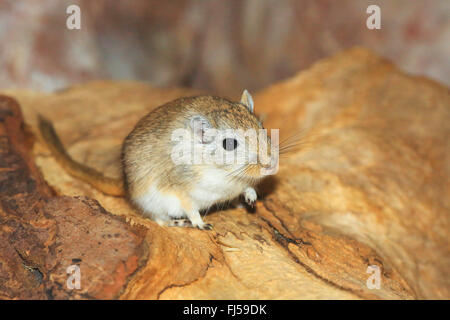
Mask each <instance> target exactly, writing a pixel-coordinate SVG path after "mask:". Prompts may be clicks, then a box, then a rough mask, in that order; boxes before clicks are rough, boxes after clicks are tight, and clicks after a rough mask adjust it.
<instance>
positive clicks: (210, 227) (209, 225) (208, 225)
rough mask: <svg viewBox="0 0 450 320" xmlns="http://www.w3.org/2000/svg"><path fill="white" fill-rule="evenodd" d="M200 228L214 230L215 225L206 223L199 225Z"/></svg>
mask: <svg viewBox="0 0 450 320" xmlns="http://www.w3.org/2000/svg"><path fill="white" fill-rule="evenodd" d="M197 227H198V228H199V229H200V230H212V228H213V226H212V224H210V223H204V224H202V225H200V226H197Z"/></svg>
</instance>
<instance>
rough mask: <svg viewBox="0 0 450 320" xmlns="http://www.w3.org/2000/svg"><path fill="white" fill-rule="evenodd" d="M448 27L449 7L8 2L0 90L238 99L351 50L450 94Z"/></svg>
mask: <svg viewBox="0 0 450 320" xmlns="http://www.w3.org/2000/svg"><path fill="white" fill-rule="evenodd" d="M71 4H77V5H79V6H80V8H81V30H68V29H67V27H66V19H67V18H68V16H69V15H68V14H67V13H66V8H67V6H69V5H71ZM371 4H377V5H379V6H380V8H381V30H369V29H367V27H366V19H367V17H368V16H369V14H367V13H366V9H367V7H368V6H369V5H371ZM449 15H450V1H448V0H414V1H413V0H395V1H392V0H385V1H375V0H372V1H365V0H339V1H336V0H247V1H245V0H178V1H162V0H132V1H126V0H79V1H76V0H72V1H65V0H0V41H1V47H0V48H1V49H0V63H1V67H2V72H1V73H0V88H12V87H14V88H17V87H22V88H30V89H36V90H42V91H53V90H57V89H61V88H64V87H66V86H69V85H71V84H74V83H78V82H84V81H87V80H93V79H103V78H112V79H121V80H130V79H131V80H139V81H146V82H149V83H151V84H153V85H156V86H184V87H193V88H199V89H203V90H207V91H209V92H211V93H216V94H220V95H225V96H238V95H239V93H240V92H241V91H242V88H248V89H250V90H257V89H260V88H262V87H264V86H267V85H269V84H271V83H273V82H275V81H278V80H281V79H284V78H287V77H289V76H292V75H293V74H295V73H297V72H299V71H301V70H303V69H305V68H308V67H309V66H310V65H311V64H312V63H314V62H315V61H317V60H318V59H321V58H324V57H327V56H330V55H332V54H335V53H337V52H339V51H341V50H343V49H346V48H350V47H352V46H355V45H362V46H365V47H368V48H370V49H372V50H373V51H375V52H377V53H378V54H380V55H382V56H384V57H386V58H388V59H390V60H392V61H394V62H395V63H396V64H397V65H398V66H399V67H400V68H402V69H403V70H405V71H407V72H409V73H412V74H418V75H425V76H427V77H430V78H432V79H435V80H437V81H439V82H441V83H444V84H446V85H449V84H450V59H449V57H450V19H449Z"/></svg>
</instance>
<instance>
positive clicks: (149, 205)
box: [39, 90, 270, 229]
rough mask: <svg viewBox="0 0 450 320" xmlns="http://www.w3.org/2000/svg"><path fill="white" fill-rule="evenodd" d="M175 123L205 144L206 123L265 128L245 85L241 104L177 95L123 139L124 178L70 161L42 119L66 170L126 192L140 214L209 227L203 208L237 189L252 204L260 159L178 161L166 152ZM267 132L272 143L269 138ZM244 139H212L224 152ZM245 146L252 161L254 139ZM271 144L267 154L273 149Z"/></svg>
mask: <svg viewBox="0 0 450 320" xmlns="http://www.w3.org/2000/svg"><path fill="white" fill-rule="evenodd" d="M180 128H181V129H185V130H188V131H189V132H191V133H192V138H193V139H194V143H196V144H197V146H198V147H199V148H206V147H207V145H208V143H209V141H207V140H208V139H206V137H205V130H207V129H210V128H214V129H217V130H227V129H232V130H236V129H242V130H248V129H254V130H259V129H262V128H263V127H262V124H261V122H260V121H259V119H258V118H257V117H256V116H255V115H254V113H253V99H252V97H251V95H250V94H249V93H248V91H247V90H244V92H243V94H242V98H241V101H240V102H232V101H229V100H227V99H224V98H219V97H215V96H195V97H186V98H180V99H176V100H174V101H171V102H168V103H166V104H164V105H162V106H159V107H157V108H156V109H154V110H152V111H150V112H149V113H148V114H147V115H146V116H144V117H143V118H142V119H141V120H140V121H139V122H138V123H137V124H136V126H135V127H134V129H133V130H132V131H131V133H130V134H129V135H128V136H127V137H126V138H125V140H124V142H123V144H122V154H121V158H122V169H123V179H113V178H109V177H105V176H104V175H103V174H102V173H100V172H98V171H96V170H94V169H92V168H89V167H87V166H85V165H83V164H80V163H78V162H76V161H74V160H73V159H72V158H71V157H70V156H69V155H68V153H67V152H66V151H65V149H64V146H63V145H62V143H61V141H60V139H59V138H58V136H57V134H56V132H55V130H54V128H53V125H52V123H51V122H50V121H48V120H46V119H44V118H43V117H39V130H40V132H41V135H42V137H43V139H44V142H45V143H46V145H47V146H48V148H49V149H50V150H51V152H52V154H53V156H54V157H55V158H56V160H57V161H58V163H59V164H60V165H62V167H63V168H64V169H65V170H66V171H67V172H68V173H69V174H70V175H72V176H74V177H75V178H78V179H80V180H82V181H85V182H87V183H89V184H90V185H92V186H93V187H94V188H96V189H98V190H100V191H102V192H104V193H106V194H109V195H114V196H127V197H128V199H129V200H130V201H131V203H132V204H134V205H135V206H137V207H138V208H139V209H140V210H141V211H142V212H143V214H144V215H146V216H148V217H150V218H151V219H152V220H154V221H156V222H158V223H159V224H161V225H167V226H186V225H192V226H194V227H198V228H200V229H210V228H211V225H210V224H206V223H204V222H203V220H202V218H201V216H200V211H202V210H205V209H208V208H209V207H211V206H212V205H214V204H217V203H220V202H225V201H230V200H233V199H235V198H237V197H238V196H240V195H241V194H243V195H244V199H245V201H246V202H247V203H248V204H250V205H253V204H254V203H255V201H256V199H257V194H256V191H255V189H254V187H255V186H256V184H257V183H258V182H259V181H260V180H261V179H262V178H264V175H262V174H261V170H260V169H261V168H262V167H263V166H262V164H261V163H260V162H259V161H256V162H252V163H244V164H226V163H224V164H215V163H206V164H205V163H200V164H175V163H174V161H173V159H172V157H171V152H172V151H173V146H174V141H173V132H174V130H177V129H180ZM266 138H267V143H268V144H270V139H269V137H267V136H266ZM242 139H245V138H243V137H238V136H236V135H235V134H233V136H232V137H226V136H225V137H224V139H223V145H222V144H221V143H219V144H217V145H218V146H219V147H222V148H223V149H224V150H221V152H225V153H226V152H236V151H237V150H238V149H239V148H243V147H244V145H245V143H244V144H242V146H241V144H240V143H239V142H238V141H243V140H242ZM258 139H259V138H258ZM230 142H231V144H230ZM247 148H249V151H248V153H249V154H250V157H252V158H253V159H255V158H256V157H257V155H258V145H257V144H256V145H255V144H254V143H253V144H250V146H249V147H247ZM268 150H269V152H270V147H269V148H268ZM212 152H213V153H214V152H215V151H212ZM182 218H188V221H187V220H186V219H182Z"/></svg>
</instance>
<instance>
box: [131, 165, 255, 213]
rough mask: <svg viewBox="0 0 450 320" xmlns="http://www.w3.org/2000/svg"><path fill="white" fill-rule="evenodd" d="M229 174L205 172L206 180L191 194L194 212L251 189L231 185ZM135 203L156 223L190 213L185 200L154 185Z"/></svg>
mask: <svg viewBox="0 0 450 320" xmlns="http://www.w3.org/2000/svg"><path fill="white" fill-rule="evenodd" d="M227 180H229V177H227V176H226V172H225V171H222V170H217V169H211V170H205V171H204V172H203V175H202V177H201V178H200V180H199V181H198V182H196V183H194V184H193V185H192V187H191V190H189V192H188V197H189V198H190V200H191V202H192V205H193V207H194V209H197V210H199V211H200V210H203V209H207V208H209V207H211V206H212V205H214V204H216V203H218V202H223V201H227V200H232V199H234V198H236V197H237V196H239V195H240V194H241V193H242V192H243V191H244V190H245V188H246V187H247V186H246V185H244V184H242V183H240V184H239V183H236V182H231V183H230V182H227ZM133 202H134V203H135V204H136V205H137V206H138V207H139V208H140V209H141V210H142V211H143V213H144V215H146V216H149V217H150V218H152V219H153V220H157V219H160V220H164V221H167V220H169V219H170V218H183V217H186V213H185V211H184V209H183V207H182V206H181V201H180V199H178V197H177V196H175V195H168V194H163V193H161V192H160V191H159V190H158V189H157V188H156V186H154V185H152V186H151V187H150V188H149V189H148V191H147V192H146V193H145V194H144V195H142V196H140V197H137V198H134V199H133Z"/></svg>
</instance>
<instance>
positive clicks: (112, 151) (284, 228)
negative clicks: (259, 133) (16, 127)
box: [0, 48, 450, 299]
mask: <svg viewBox="0 0 450 320" xmlns="http://www.w3.org/2000/svg"><path fill="white" fill-rule="evenodd" d="M194 93H196V92H193V91H191V90H187V89H154V88H151V87H148V86H146V85H144V84H141V83H115V82H94V83H88V84H84V85H79V86H76V87H72V88H70V89H68V90H66V91H62V92H58V93H55V94H49V95H47V94H41V93H35V92H24V91H8V92H7V94H9V95H11V96H13V97H14V98H16V99H17V100H18V102H19V103H20V105H21V107H22V110H23V113H24V118H25V121H26V123H27V124H29V126H30V129H31V131H32V132H34V133H35V134H36V128H35V117H36V113H38V112H39V113H42V114H44V115H45V116H46V117H48V118H50V119H51V120H53V121H54V123H55V127H56V130H57V131H58V132H59V134H60V136H61V138H62V140H63V142H64V144H65V145H66V146H67V150H68V151H69V153H70V154H71V155H72V156H73V157H74V158H75V159H76V160H78V161H81V162H83V163H85V164H87V165H89V166H92V167H94V168H97V169H99V170H102V171H104V172H106V173H107V174H108V175H111V176H114V175H116V176H117V175H118V174H119V172H120V171H119V170H120V169H119V162H118V156H119V150H120V143H121V141H122V139H123V138H124V137H125V135H126V134H127V133H128V132H129V131H130V130H131V128H132V127H133V125H134V124H135V122H136V121H137V120H138V119H139V117H141V116H142V115H143V114H145V113H146V112H148V111H149V110H151V109H152V108H154V107H156V106H158V105H160V104H162V103H164V102H166V101H169V100H172V99H174V98H176V97H179V96H183V95H191V94H194ZM236 99H237V97H236ZM255 108H256V111H257V113H260V114H261V115H264V117H265V118H266V126H267V127H268V128H280V135H281V137H282V139H283V137H288V136H290V135H292V134H294V133H296V132H299V131H302V132H303V135H302V139H303V140H302V141H304V144H303V145H301V146H300V148H299V150H297V151H295V152H293V153H292V154H291V155H290V156H288V157H285V158H281V160H280V171H279V173H278V174H277V175H276V176H272V177H269V178H268V179H267V180H266V181H265V182H264V183H263V184H262V185H261V187H260V190H259V192H260V195H261V196H263V197H262V199H261V200H260V201H259V202H258V203H257V206H256V211H255V213H247V212H246V211H245V209H228V210H220V211H217V212H214V213H211V214H209V215H208V216H207V217H206V221H207V222H210V223H212V224H213V225H214V227H215V228H214V230H213V231H211V232H205V231H200V230H194V229H182V228H180V229H179V228H165V227H160V226H158V225H157V224H156V223H154V222H152V221H149V220H147V219H145V218H143V217H141V216H140V215H139V214H138V213H137V212H136V211H135V210H133V209H132V208H131V207H130V206H129V205H128V204H127V202H126V201H125V200H124V199H122V198H115V197H109V196H106V195H104V194H101V193H99V192H98V191H96V190H93V189H92V188H91V187H90V186H89V185H86V184H85V183H82V182H80V181H77V180H75V179H73V178H71V177H70V176H68V175H67V174H66V173H65V172H64V170H62V169H61V168H60V167H59V166H58V165H57V164H56V162H55V161H54V160H53V159H52V157H51V155H50V154H49V152H48V150H47V149H46V148H45V147H44V146H43V144H42V143H41V142H40V141H39V139H37V140H36V143H35V144H34V145H33V149H32V152H33V154H34V159H35V161H36V164H37V166H38V167H39V169H40V170H41V172H42V176H43V177H44V178H45V181H46V182H47V183H48V184H49V185H50V186H51V187H52V189H53V190H54V191H55V192H56V193H57V194H58V195H59V196H50V195H48V196H47V197H49V198H51V200H50V202H49V203H50V204H48V205H46V207H45V208H46V209H45V212H48V213H49V214H51V215H54V216H56V218H55V219H54V220H53V224H56V225H60V223H63V221H65V219H70V221H71V224H70V227H71V228H72V229H71V230H72V232H71V233H70V234H69V233H64V234H61V237H66V238H67V239H66V240H65V241H66V243H67V242H70V241H71V239H74V237H79V236H80V232H82V230H83V225H84V224H83V223H85V221H84V220H83V219H82V218H81V217H77V215H78V210H68V211H64V212H59V213H58V214H54V213H53V211H52V208H54V207H52V203H53V201H56V200H54V199H55V198H56V199H59V200H57V201H58V202H59V204H58V205H59V206H61V207H64V206H67V207H68V208H69V207H71V206H73V205H74V204H75V203H76V205H77V206H85V207H86V206H87V207H86V209H84V210H87V211H86V212H96V214H95V215H96V218H95V219H94V220H92V223H90V224H89V225H90V230H92V232H94V233H95V234H94V235H92V238H91V236H89V235H86V236H85V237H84V241H85V242H86V241H87V243H89V242H90V241H94V239H96V238H95V237H96V235H98V234H103V233H102V232H103V231H102V229H101V228H103V226H102V225H101V222H100V221H101V219H102V216H103V219H112V220H111V221H114V223H115V224H116V225H115V227H114V228H115V229H117V228H119V229H120V228H123V229H124V230H129V231H127V233H126V234H127V236H126V237H127V239H128V240H127V241H128V243H129V245H128V246H129V247H128V248H123V247H122V245H118V249H120V252H121V253H120V254H122V255H123V256H124V257H129V258H127V259H128V261H130V262H129V263H127V264H126V266H127V267H125V268H124V270H125V271H124V272H118V271H117V270H118V269H117V268H112V269H105V270H104V273H106V274H107V275H108V276H110V277H109V278H108V279H109V280H108V281H111V282H109V286H108V285H106V284H104V283H103V282H102V281H107V280H106V279H103V278H101V277H99V276H98V275H95V274H92V275H91V276H92V277H97V278H96V279H99V280H98V281H100V282H102V283H100V284H98V285H97V286H96V287H95V288H85V290H88V293H89V296H88V297H97V298H109V297H116V296H117V295H116V293H117V292H118V291H120V292H121V293H120V298H122V299H133V298H143V299H157V298H159V299H326V298H331V299H359V298H362V299H380V298H381V299H414V298H441V299H444V298H446V299H448V298H450V280H449V278H448V274H449V271H450V252H449V248H450V246H449V240H448V239H449V230H450V226H449V215H450V210H449V209H450V200H449V199H450V197H449V195H450V179H449V177H450V142H449V141H450V139H449V138H450V125H449V123H450V96H449V90H448V88H445V87H443V86H440V85H439V84H437V83H434V82H432V81H430V80H427V79H424V78H419V77H412V76H408V75H405V74H403V73H402V72H400V71H399V70H397V69H396V68H395V67H394V66H393V65H391V64H390V63H389V62H387V61H384V60H383V59H380V58H379V57H377V56H375V55H373V54H372V53H370V52H368V51H366V50H364V49H359V48H357V49H353V50H350V51H348V52H345V53H342V54H340V55H337V56H335V57H332V58H329V59H327V60H324V61H321V62H319V63H317V64H315V65H314V66H312V67H311V68H310V69H309V70H307V71H305V72H302V73H300V74H298V75H296V76H295V77H293V78H291V79H288V80H286V81H283V82H281V83H279V84H275V85H273V86H271V87H269V88H267V89H265V90H263V91H261V92H259V93H257V94H256V96H255ZM6 131H7V130H6ZM36 135H37V134H36ZM2 148H3V147H0V150H2V152H3V149H2ZM33 165H34V164H33V163H32V161H31V160H30V164H29V166H33ZM11 166H12V164H11ZM33 172H34V171H33ZM30 174H34V175H37V174H38V173H36V172H35V173H30ZM42 183H43V182H42ZM11 188H12V187H11ZM62 195H65V196H69V197H63V196H62ZM80 196H82V197H88V198H93V199H96V200H97V201H98V202H99V204H100V206H95V205H93V204H94V202H92V201H93V200H87V198H73V197H80ZM1 197H2V198H3V197H4V195H3V193H2V196H1ZM102 207H103V208H104V209H106V210H104V209H103V208H102ZM1 210H3V211H0V212H2V217H6V218H8V217H9V216H11V215H13V212H14V210H12V211H6V210H5V209H4V208H3V209H1ZM80 211H83V210H80ZM98 212H100V214H99V213H98ZM86 214H87V213H86ZM110 214H113V215H117V216H121V217H123V218H124V219H125V220H126V221H127V222H128V225H127V224H125V223H123V221H122V220H120V221H121V222H115V221H116V219H115V218H114V219H113V218H111V216H110ZM8 219H9V218H8ZM96 219H98V220H96ZM117 221H119V220H117ZM20 223H25V222H24V221H23V220H21V222H20ZM10 228H12V230H13V229H14V227H10ZM129 228H131V229H129ZM133 228H134V229H133ZM10 232H12V231H10ZM124 236H125V235H124ZM142 237H145V239H144V242H143V243H142V244H140V242H139V241H140V240H139V239H141V238H142ZM42 241H43V242H44V243H47V242H46V241H47V240H45V239H43V240H42ZM111 246H112V247H113V246H114V244H113V243H111ZM123 246H125V244H123ZM112 247H111V248H112ZM44 248H45V245H44ZM1 250H3V249H1ZM68 250H69V249H68ZM91 250H94V249H92V248H88V247H85V246H84V245H80V246H76V245H75V246H72V247H70V252H79V253H85V255H86V256H89V257H90V258H89V259H90V260H89V261H92V262H93V263H100V262H99V261H98V259H100V258H95V257H94V256H93V255H92V253H91ZM44 251H45V250H44ZM3 252H6V251H0V253H2V254H3ZM110 253H111V250H106V252H103V257H104V258H102V260H101V261H103V262H101V263H106V264H107V265H110V262H109V259H113V260H114V259H115V256H112V257H109V254H110ZM40 254H41V256H42V259H45V257H46V255H45V254H43V253H40ZM120 254H119V256H120ZM68 256H70V255H68ZM119 256H117V257H119ZM132 257H134V258H132ZM58 258H59V259H66V258H65V257H59V256H58ZM120 259H122V258H120ZM130 259H131V260H133V261H134V262H131V260H130ZM83 261H84V260H83ZM373 265H376V266H378V267H379V268H380V270H381V288H380V289H379V290H377V289H369V288H368V287H367V285H366V282H367V279H368V278H369V276H370V274H369V273H367V269H368V267H369V266H373ZM86 267H87V266H86ZM10 268H11V270H15V271H14V272H16V273H18V274H19V273H20V274H21V275H22V276H21V278H20V277H19V278H18V279H19V280H17V282H18V283H22V282H24V281H25V280H23V279H24V278H25V276H24V274H25V275H26V272H25V271H23V270H21V269H20V265H19V263H16V264H10ZM82 269H83V268H82ZM20 270H21V271H20ZM132 270H134V271H133V272H132V273H131V272H130V271H132ZM19 271H20V272H19ZM63 271H65V270H61V272H60V273H59V274H56V273H54V272H59V271H58V270H53V273H52V275H53V276H52V279H57V280H52V279H50V280H52V281H59V282H61V281H62V280H60V279H62V278H63V277H64V276H65V274H62V272H63ZM113 274H115V276H113ZM21 281H22V282H21ZM116 281H117V282H118V284H116ZM8 288H9V287H8V284H4V283H3V284H1V283H0V292H1V294H2V295H3V296H5V297H9V298H11V297H13V293H14V292H12V291H11V293H10V291H8V290H9V289H8ZM111 288H112V289H111ZM15 292H16V294H17V295H18V294H19V293H18V292H20V291H15ZM61 297H65V296H61Z"/></svg>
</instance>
